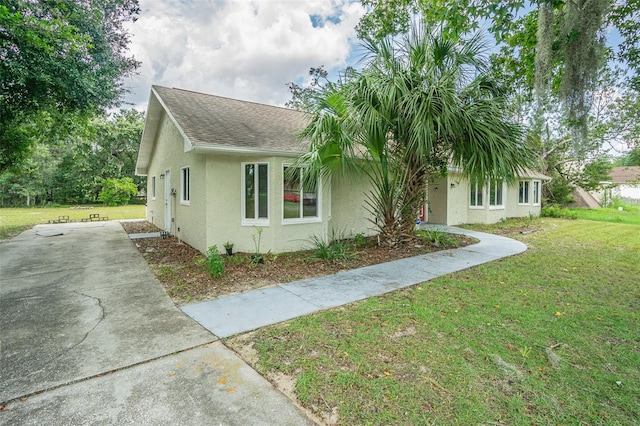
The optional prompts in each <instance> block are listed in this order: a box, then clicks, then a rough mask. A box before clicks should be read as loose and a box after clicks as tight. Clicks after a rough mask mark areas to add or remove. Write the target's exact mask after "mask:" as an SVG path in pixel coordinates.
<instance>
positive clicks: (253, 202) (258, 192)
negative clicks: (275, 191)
mask: <svg viewBox="0 0 640 426" xmlns="http://www.w3.org/2000/svg"><path fill="white" fill-rule="evenodd" d="M242 187H243V192H242V221H243V223H244V224H248V225H255V224H262V225H266V224H268V221H269V165H268V164H267V163H243V164H242Z"/></svg>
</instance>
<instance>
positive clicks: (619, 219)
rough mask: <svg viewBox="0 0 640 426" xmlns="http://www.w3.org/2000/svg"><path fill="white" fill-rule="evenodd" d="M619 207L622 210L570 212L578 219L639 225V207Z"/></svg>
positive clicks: (615, 208)
mask: <svg viewBox="0 0 640 426" xmlns="http://www.w3.org/2000/svg"><path fill="white" fill-rule="evenodd" d="M619 207H621V208H622V210H619V209H618V207H611V208H608V207H602V208H599V209H570V210H571V211H572V212H575V213H576V214H577V215H578V219H586V220H597V221H600V222H614V223H630V224H634V225H640V206H632V205H620V206H619Z"/></svg>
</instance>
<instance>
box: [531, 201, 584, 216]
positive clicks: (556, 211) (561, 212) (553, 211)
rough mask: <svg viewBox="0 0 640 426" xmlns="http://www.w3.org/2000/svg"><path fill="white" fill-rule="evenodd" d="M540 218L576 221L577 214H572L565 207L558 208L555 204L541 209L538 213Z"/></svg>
mask: <svg viewBox="0 0 640 426" xmlns="http://www.w3.org/2000/svg"><path fill="white" fill-rule="evenodd" d="M540 216H541V217H555V218H563V219H577V218H578V213H576V212H572V211H571V210H569V209H568V208H566V207H560V206H558V205H555V204H551V205H548V206H544V207H542V210H541V212H540Z"/></svg>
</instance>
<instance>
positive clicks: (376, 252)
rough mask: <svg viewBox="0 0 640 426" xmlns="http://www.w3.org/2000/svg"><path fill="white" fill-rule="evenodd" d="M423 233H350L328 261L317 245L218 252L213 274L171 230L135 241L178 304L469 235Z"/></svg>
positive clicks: (455, 243) (456, 243)
mask: <svg viewBox="0 0 640 426" xmlns="http://www.w3.org/2000/svg"><path fill="white" fill-rule="evenodd" d="M122 226H123V227H124V229H125V231H127V232H128V233H130V234H135V233H142V232H156V231H159V229H158V228H156V227H155V226H154V225H152V224H150V223H149V222H146V221H144V222H129V223H123V224H122ZM425 238H426V239H425V240H424V242H423V243H421V244H415V245H412V246H409V247H403V248H401V249H390V248H385V247H380V246H378V245H377V244H375V241H373V240H372V239H371V238H364V237H363V238H355V239H353V240H349V241H345V242H344V244H342V245H341V249H340V254H341V256H339V258H335V257H334V261H331V260H324V259H322V258H321V257H320V256H319V253H318V251H319V250H305V251H299V252H292V253H281V254H265V255H264V256H263V257H264V263H260V264H255V263H254V262H252V260H251V255H250V254H248V253H235V254H234V255H233V256H230V257H229V256H226V255H225V256H222V259H223V262H224V272H223V273H222V275H221V276H219V277H214V276H212V275H211V274H210V273H209V271H208V270H207V265H206V260H205V257H204V256H203V254H202V253H200V252H199V251H198V250H196V249H194V248H193V247H191V246H189V245H188V244H185V243H184V242H180V241H179V240H178V239H176V238H175V237H174V236H171V237H169V238H166V239H162V238H142V239H136V240H135V244H136V247H137V248H138V250H139V251H140V252H141V253H142V255H143V256H144V258H145V259H146V260H147V263H149V266H150V267H151V269H152V270H153V271H154V273H155V274H156V277H157V278H158V280H159V281H160V282H162V284H163V285H164V287H165V289H166V290H167V293H168V294H169V296H171V298H172V299H173V301H174V302H175V303H176V304H183V303H187V302H190V301H193V300H203V299H210V298H215V297H220V296H224V295H227V294H232V293H240V292H243V291H247V290H252V289H256V288H261V287H266V286H270V285H276V284H282V283H286V282H291V281H295V280H300V279H304V278H310V277H315V276H322V275H328V274H335V273H337V272H340V271H344V270H348V269H354V268H360V267H363V266H368V265H373V264H376V263H381V262H388V261H391V260H395V259H401V258H404V257H409V256H417V255H420V254H424V253H429V252H433V251H438V250H444V249H447V248H453V247H461V246H465V245H468V244H471V243H473V240H472V239H471V238H468V237H464V236H459V235H451V234H445V233H437V234H435V235H430V236H429V235H425ZM427 239H428V241H427ZM320 242H322V241H320ZM309 244H310V246H311V240H310V241H309ZM322 248H323V250H322V251H323V252H326V250H324V249H326V247H322Z"/></svg>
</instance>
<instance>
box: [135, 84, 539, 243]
mask: <svg viewBox="0 0 640 426" xmlns="http://www.w3.org/2000/svg"><path fill="white" fill-rule="evenodd" d="M304 123H305V115H304V114H303V113H301V112H299V111H295V110H291V109H287V108H281V107H275V106H269V105H263V104H258V103H253V102H246V101H241V100H236V99H230V98H225V97H220V96H213V95H208V94H203V93H196V92H191V91H187V90H181V89H175V88H166V87H160V86H153V87H152V89H151V95H150V99H149V105H148V109H147V114H146V119H145V126H144V132H143V135H142V141H141V144H140V150H139V153H138V160H137V164H136V173H137V174H138V175H142V176H147V219H148V220H149V221H150V222H152V223H154V224H155V225H157V226H158V227H160V228H163V229H165V230H166V231H169V232H171V233H172V234H174V235H176V236H178V237H179V238H181V239H182V240H183V241H185V242H187V243H188V244H190V245H191V246H193V247H195V248H196V249H198V250H200V251H202V252H205V251H206V250H207V248H208V247H209V246H211V245H214V244H215V245H217V246H218V247H219V248H220V249H221V248H222V246H223V244H224V243H225V242H227V241H228V242H232V243H234V249H235V250H236V251H242V252H253V251H255V250H256V247H255V243H256V242H257V241H255V240H256V239H257V238H255V237H257V231H258V230H257V227H260V228H261V229H262V233H261V241H260V243H261V244H260V250H259V251H260V252H267V251H269V250H270V251H272V252H275V253H277V252H285V251H291V250H298V249H300V248H303V247H309V243H308V241H309V238H310V237H311V236H314V235H315V236H324V235H330V234H331V232H332V231H339V232H342V233H346V234H347V235H348V234H350V235H356V234H358V233H363V234H365V235H370V234H372V233H373V228H372V225H371V222H370V221H369V220H367V218H368V217H369V216H370V214H369V213H368V212H367V210H366V194H367V193H368V192H369V188H370V187H369V183H368V182H367V181H366V179H365V178H363V177H359V176H355V175H354V176H344V175H335V176H331V177H330V178H328V179H326V180H323V181H322V182H319V183H318V185H317V186H316V188H313V189H312V188H304V187H303V186H302V179H301V175H300V173H304V170H302V171H299V172H298V173H297V175H296V176H294V177H292V176H291V173H287V174H286V175H285V170H286V169H287V168H288V167H290V165H291V163H292V162H293V161H294V159H295V158H296V157H297V156H299V155H300V154H301V153H303V152H305V151H306V150H307V149H308V145H307V144H305V143H301V142H300V140H299V138H298V136H297V135H298V133H299V132H300V130H301V129H302V128H303V127H304ZM545 179H547V178H546V176H543V175H540V174H537V173H533V172H531V173H527V174H526V175H523V176H521V177H520V178H519V180H518V181H517V183H516V184H515V185H513V186H507V185H506V184H505V183H503V182H491V183H489V184H487V185H485V186H484V187H482V186H480V187H479V186H478V185H470V184H469V182H467V180H466V179H464V178H463V177H462V176H461V175H460V173H459V172H458V171H456V170H451V172H450V173H449V175H448V176H447V177H444V178H442V179H440V180H438V181H434V182H431V183H430V184H429V186H428V203H427V205H426V206H425V209H424V212H423V214H422V217H421V219H422V220H423V221H427V222H430V223H438V224H447V225H457V224H461V223H492V222H497V221H499V220H501V219H502V218H506V217H516V216H528V215H530V214H534V215H539V214H540V200H541V190H542V188H541V185H542V181H543V180H545Z"/></svg>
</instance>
